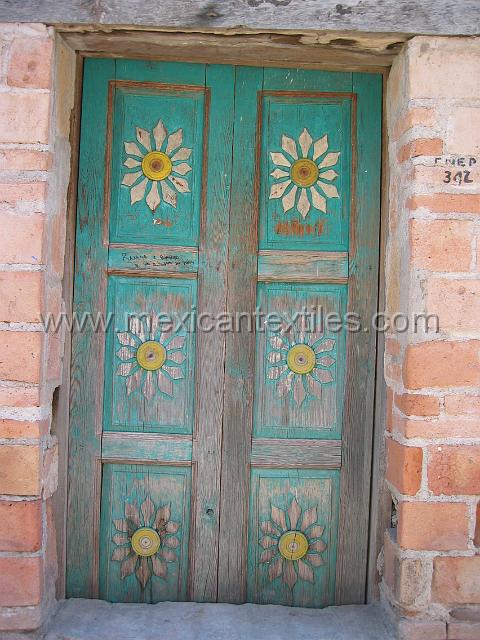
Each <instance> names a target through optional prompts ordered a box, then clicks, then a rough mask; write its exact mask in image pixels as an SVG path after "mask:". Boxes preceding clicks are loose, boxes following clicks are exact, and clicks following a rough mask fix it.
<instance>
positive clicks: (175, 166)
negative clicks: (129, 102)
mask: <svg viewBox="0 0 480 640" xmlns="http://www.w3.org/2000/svg"><path fill="white" fill-rule="evenodd" d="M136 136H137V141H138V144H137V142H125V143H124V145H125V152H126V153H127V155H128V157H127V159H126V160H125V162H124V163H123V164H124V165H125V167H127V169H134V171H126V173H125V175H124V176H123V180H122V184H123V185H125V186H127V187H130V202H131V203H132V204H135V202H140V200H143V198H144V197H145V193H146V192H147V190H148V195H147V197H146V203H147V205H148V207H149V209H151V211H152V213H154V212H155V210H156V209H157V207H158V206H159V204H160V203H161V202H162V199H163V201H164V202H165V203H166V204H167V205H170V206H171V207H174V208H176V206H177V192H178V193H188V192H189V191H190V187H189V185H188V180H187V178H184V177H183V176H185V175H187V174H188V173H190V171H191V170H192V167H191V166H190V165H189V164H187V163H186V162H185V160H188V159H189V158H190V155H191V153H192V150H191V149H189V148H187V147H182V142H183V129H177V131H174V132H173V133H171V134H170V135H168V132H167V129H166V128H165V125H164V124H163V122H162V121H161V120H159V121H158V123H157V124H156V126H155V127H154V129H153V131H152V133H150V132H149V131H147V130H146V129H142V128H141V127H137V128H136ZM152 137H153V142H154V144H153V145H152ZM159 184H160V191H159Z"/></svg>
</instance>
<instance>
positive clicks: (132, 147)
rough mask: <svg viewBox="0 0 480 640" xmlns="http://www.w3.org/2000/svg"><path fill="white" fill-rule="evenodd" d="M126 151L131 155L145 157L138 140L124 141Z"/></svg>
mask: <svg viewBox="0 0 480 640" xmlns="http://www.w3.org/2000/svg"><path fill="white" fill-rule="evenodd" d="M124 147H125V152H126V153H128V154H129V155H130V156H139V157H140V158H143V152H142V151H140V149H139V148H138V145H137V143H136V142H124Z"/></svg>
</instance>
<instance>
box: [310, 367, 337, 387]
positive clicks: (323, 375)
mask: <svg viewBox="0 0 480 640" xmlns="http://www.w3.org/2000/svg"><path fill="white" fill-rule="evenodd" d="M314 374H315V377H316V378H318V380H320V382H323V383H325V384H326V383H327V382H332V380H333V376H332V374H331V373H330V371H326V370H325V369H315V370H314Z"/></svg>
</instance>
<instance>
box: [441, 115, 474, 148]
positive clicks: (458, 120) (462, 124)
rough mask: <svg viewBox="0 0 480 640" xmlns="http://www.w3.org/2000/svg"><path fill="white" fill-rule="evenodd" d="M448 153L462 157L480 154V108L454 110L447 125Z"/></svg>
mask: <svg viewBox="0 0 480 640" xmlns="http://www.w3.org/2000/svg"><path fill="white" fill-rule="evenodd" d="M446 151H447V153H453V154H458V155H460V156H465V155H467V154H471V155H473V156H475V155H478V154H480V108H478V107H457V108H456V109H453V110H452V114H451V116H450V118H449V121H448V125H447V139H446Z"/></svg>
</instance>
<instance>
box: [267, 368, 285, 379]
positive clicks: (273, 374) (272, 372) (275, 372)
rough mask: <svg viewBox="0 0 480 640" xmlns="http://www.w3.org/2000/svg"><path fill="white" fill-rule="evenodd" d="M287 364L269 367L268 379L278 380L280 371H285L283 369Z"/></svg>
mask: <svg viewBox="0 0 480 640" xmlns="http://www.w3.org/2000/svg"><path fill="white" fill-rule="evenodd" d="M287 368H288V367H287V365H286V364H285V365H282V366H281V367H270V368H269V370H268V373H267V375H268V379H269V380H278V378H280V376H281V375H282V373H285V371H286V370H287Z"/></svg>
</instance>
